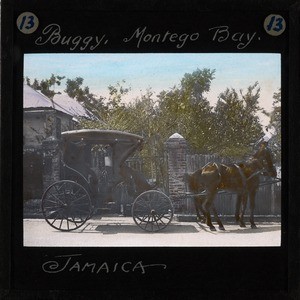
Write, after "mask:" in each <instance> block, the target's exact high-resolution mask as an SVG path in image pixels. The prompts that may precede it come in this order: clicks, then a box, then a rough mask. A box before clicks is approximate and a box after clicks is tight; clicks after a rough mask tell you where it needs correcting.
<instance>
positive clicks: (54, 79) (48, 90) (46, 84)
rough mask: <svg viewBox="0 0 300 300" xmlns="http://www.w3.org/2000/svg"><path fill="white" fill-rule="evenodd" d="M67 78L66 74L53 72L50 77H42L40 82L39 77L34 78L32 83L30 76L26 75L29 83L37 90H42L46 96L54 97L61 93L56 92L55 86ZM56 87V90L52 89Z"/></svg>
mask: <svg viewBox="0 0 300 300" xmlns="http://www.w3.org/2000/svg"><path fill="white" fill-rule="evenodd" d="M64 78H65V76H59V75H54V74H51V77H50V78H49V79H42V80H41V81H40V82H39V81H38V80H37V79H34V81H33V84H31V80H30V78H28V77H26V78H25V80H26V83H27V85H29V86H31V87H32V88H33V89H35V90H39V91H41V93H43V94H44V95H45V96H47V97H49V98H50V99H53V97H54V95H55V94H60V92H55V86H56V85H58V86H60V85H61V81H62V80H63V79H64ZM52 88H54V90H53V89H52Z"/></svg>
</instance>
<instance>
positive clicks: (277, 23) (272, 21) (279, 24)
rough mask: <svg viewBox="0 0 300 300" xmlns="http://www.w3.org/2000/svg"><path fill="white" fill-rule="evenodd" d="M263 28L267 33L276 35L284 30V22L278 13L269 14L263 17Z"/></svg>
mask: <svg viewBox="0 0 300 300" xmlns="http://www.w3.org/2000/svg"><path fill="white" fill-rule="evenodd" d="M264 28H265V30H266V32H267V33H268V34H270V35H273V36H278V35H281V34H282V33H283V32H284V31H285V28H286V23H285V20H284V18H283V17H282V16H280V15H269V16H267V17H266V18H265V22H264Z"/></svg>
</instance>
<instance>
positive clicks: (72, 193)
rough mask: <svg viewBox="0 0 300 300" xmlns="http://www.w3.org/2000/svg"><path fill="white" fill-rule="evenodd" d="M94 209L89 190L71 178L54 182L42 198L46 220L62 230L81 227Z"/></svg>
mask: <svg viewBox="0 0 300 300" xmlns="http://www.w3.org/2000/svg"><path fill="white" fill-rule="evenodd" d="M92 211H93V210H92V204H91V198H90V196H89V194H88V192H87V190H86V189H85V188H84V187H83V186H82V185H80V184H79V183H77V182H74V181H71V180H61V181H58V182H55V183H53V184H52V185H50V186H49V187H48V188H47V190H46V191H45V193H44V195H43V198H42V212H43V215H44V218H45V220H46V222H47V223H48V224H49V225H50V226H52V227H53V228H55V229H58V230H61V231H71V230H75V229H77V228H79V227H80V226H82V225H83V224H84V223H85V222H86V220H87V219H88V218H89V217H90V216H91V214H92Z"/></svg>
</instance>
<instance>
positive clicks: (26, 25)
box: [17, 12, 39, 34]
mask: <svg viewBox="0 0 300 300" xmlns="http://www.w3.org/2000/svg"><path fill="white" fill-rule="evenodd" d="M38 26H39V19H38V18H37V16H36V15H35V14H33V13H31V12H24V13H22V14H20V15H19V17H18V19H17V27H18V29H19V30H20V31H21V32H23V33H25V34H31V33H33V32H35V31H36V30H37V28H38Z"/></svg>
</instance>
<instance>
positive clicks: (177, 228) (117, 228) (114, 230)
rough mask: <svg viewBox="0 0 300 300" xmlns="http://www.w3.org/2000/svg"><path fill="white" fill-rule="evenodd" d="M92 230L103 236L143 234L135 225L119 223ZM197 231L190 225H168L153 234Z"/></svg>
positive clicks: (99, 226) (143, 231)
mask: <svg viewBox="0 0 300 300" xmlns="http://www.w3.org/2000/svg"><path fill="white" fill-rule="evenodd" d="M93 230H95V231H98V232H101V233H103V234H118V233H136V234H139V233H140V234H145V232H146V231H145V230H143V229H141V228H140V227H138V226H137V225H135V224H121V223H109V224H105V225H98V226H97V227H96V228H94V229H93ZM195 232H198V230H197V229H196V228H195V226H192V225H173V224H170V225H168V226H167V227H166V228H164V229H162V230H161V231H158V232H155V234H176V233H195Z"/></svg>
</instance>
